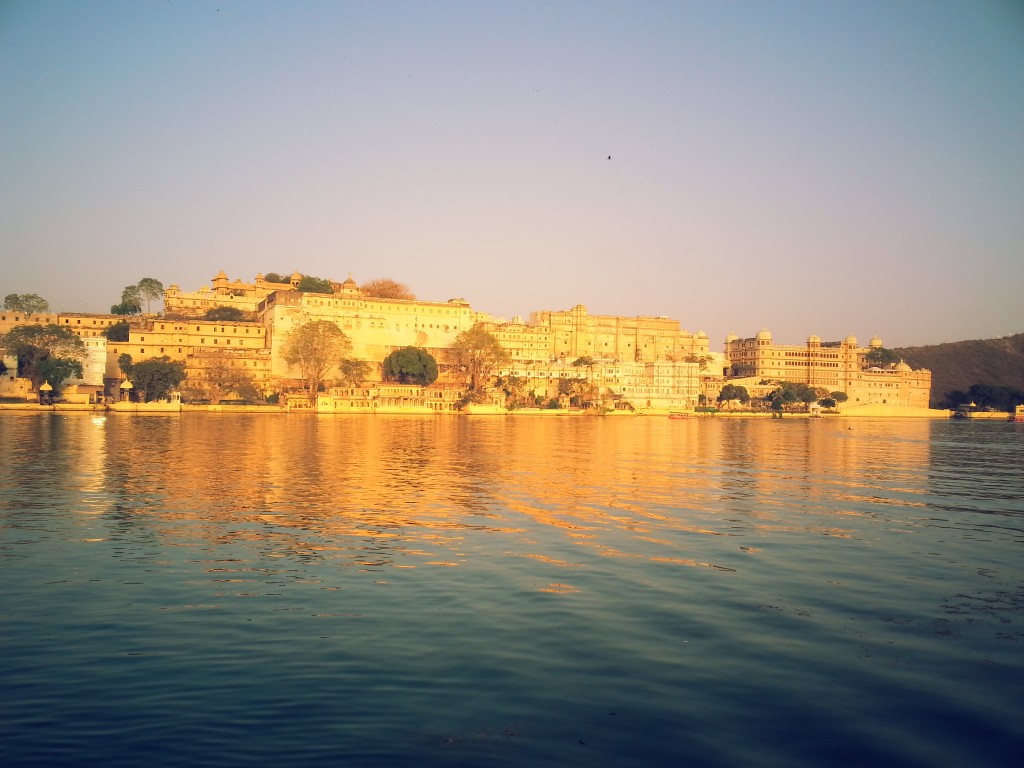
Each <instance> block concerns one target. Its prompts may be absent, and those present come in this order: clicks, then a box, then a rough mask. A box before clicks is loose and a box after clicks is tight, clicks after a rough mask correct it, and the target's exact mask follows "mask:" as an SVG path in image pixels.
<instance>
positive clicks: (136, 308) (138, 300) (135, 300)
mask: <svg viewBox="0 0 1024 768" xmlns="http://www.w3.org/2000/svg"><path fill="white" fill-rule="evenodd" d="M110 314H112V315H139V314H142V289H140V288H139V286H138V285H126V286H125V287H124V290H123V291H121V302H120V303H119V304H114V305H113V306H112V307H111V308H110Z"/></svg>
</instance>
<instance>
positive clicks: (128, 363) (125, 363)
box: [117, 352, 132, 376]
mask: <svg viewBox="0 0 1024 768" xmlns="http://www.w3.org/2000/svg"><path fill="white" fill-rule="evenodd" d="M117 367H118V370H120V371H121V373H122V374H124V375H125V376H129V375H130V374H131V372H132V356H131V355H129V354H128V353H127V352H122V353H121V354H120V355H118V356H117Z"/></svg>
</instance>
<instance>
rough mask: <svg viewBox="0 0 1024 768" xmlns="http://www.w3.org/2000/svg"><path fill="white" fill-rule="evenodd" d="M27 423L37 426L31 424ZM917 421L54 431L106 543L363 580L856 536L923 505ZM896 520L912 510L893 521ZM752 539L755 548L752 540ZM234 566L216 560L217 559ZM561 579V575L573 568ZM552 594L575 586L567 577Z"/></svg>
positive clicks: (703, 555) (311, 422)
mask: <svg viewBox="0 0 1024 768" xmlns="http://www.w3.org/2000/svg"><path fill="white" fill-rule="evenodd" d="M38 423H40V424H41V423H42V422H41V421H40V422H38ZM929 429H930V426H929V423H928V422H927V421H920V422H918V421H907V420H902V421H898V422H884V421H861V420H843V419H822V420H799V419H791V420H787V419H783V420H781V421H773V420H770V419H713V418H708V419H682V420H669V419H665V418H660V419H659V418H653V417H638V418H593V417H516V418H503V417H444V416H440V417H422V416H408V417H403V416H380V415H378V416H340V417H339V416H326V417H325V416H315V415H305V414H303V415H299V414H295V415H289V416H279V415H259V414H252V415H230V414H180V415H175V416H156V415H154V416H147V415H126V414H117V415H112V416H110V417H108V418H107V419H106V420H105V422H102V423H94V422H93V421H92V419H90V418H89V417H77V416H71V417H64V420H63V421H61V420H54V421H52V422H50V423H49V426H47V427H46V428H45V429H44V430H42V431H39V432H38V436H37V437H35V438H31V439H29V440H28V442H26V444H25V446H24V448H23V451H24V454H23V455H24V456H28V455H31V453H32V452H33V451H43V450H59V452H60V455H61V457H58V458H57V459H55V461H57V462H58V463H57V464H56V465H55V466H58V467H60V468H61V469H60V471H61V472H63V473H66V476H67V482H68V485H69V487H70V488H73V489H74V490H76V491H77V493H78V496H79V498H80V509H81V511H83V512H89V513H102V515H103V516H104V519H105V520H106V521H107V525H108V528H109V535H111V536H120V537H132V539H133V541H134V542H135V545H136V549H138V547H139V545H141V544H143V543H144V542H145V541H147V540H152V539H153V538H159V539H160V540H161V542H162V543H163V544H168V543H178V544H180V545H182V546H189V547H197V548H198V549H199V550H200V552H198V553H197V557H200V558H205V559H208V560H210V561H211V562H215V561H217V559H218V557H219V556H220V553H221V552H222V551H224V550H225V548H226V545H232V546H235V545H242V546H245V547H251V548H252V550H253V552H254V553H258V554H259V555H260V556H262V557H271V558H285V559H294V560H296V561H305V562H310V561H322V560H325V559H330V560H331V561H333V562H338V563H339V564H340V565H343V566H345V567H349V568H354V569H357V570H369V571H379V570H381V569H385V568H409V567H422V566H427V565H430V566H457V565H460V564H463V563H465V562H466V561H467V560H468V559H470V558H477V557H488V556H492V555H500V556H514V557H521V558H523V559H524V561H525V562H533V563H537V564H541V563H543V564H544V565H545V567H547V566H551V567H554V568H565V569H572V568H574V567H578V566H579V565H580V564H581V563H583V562H593V561H594V560H593V559H594V558H595V557H597V558H605V557H606V558H642V559H647V560H651V561H655V562H662V563H667V564H678V565H686V566H704V567H712V568H719V569H723V570H731V569H734V568H735V567H737V564H738V562H740V563H741V562H742V561H741V560H740V561H737V551H738V550H739V546H738V545H737V544H736V543H734V541H733V539H735V538H736V537H737V536H743V537H744V546H743V551H744V552H747V553H749V552H756V551H757V550H758V549H759V545H758V543H757V534H763V535H769V534H771V535H780V534H782V535H784V534H785V533H786V531H800V532H801V533H805V532H808V531H811V532H817V533H821V534H822V535H828V536H852V535H857V533H856V531H857V522H856V521H857V519H858V518H859V517H871V516H878V515H888V516H891V517H893V519H894V524H902V522H901V521H904V518H905V517H907V516H908V515H910V512H909V510H916V509H918V508H920V507H921V506H923V505H924V504H925V498H924V496H923V494H924V491H923V489H924V487H925V486H926V475H927V467H928V463H929V451H930V433H929ZM904 513H906V514H904ZM752 534H753V541H751V538H752ZM211 567H212V568H213V567H216V568H230V566H229V565H214V566H211ZM567 572H568V571H567ZM545 588H546V589H550V590H552V591H572V590H573V586H572V584H571V578H569V577H566V579H565V580H558V581H553V582H551V583H550V584H548V585H547V586H546V587H545Z"/></svg>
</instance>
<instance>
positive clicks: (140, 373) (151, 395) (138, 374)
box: [119, 355, 185, 403]
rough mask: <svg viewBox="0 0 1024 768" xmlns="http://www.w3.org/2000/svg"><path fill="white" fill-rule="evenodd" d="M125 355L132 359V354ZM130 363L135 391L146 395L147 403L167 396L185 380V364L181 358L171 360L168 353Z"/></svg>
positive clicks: (130, 376) (130, 372) (130, 375)
mask: <svg viewBox="0 0 1024 768" xmlns="http://www.w3.org/2000/svg"><path fill="white" fill-rule="evenodd" d="M124 357H128V360H129V362H130V361H131V357H130V356H128V355H125V356H124ZM119 361H120V359H119ZM130 365H131V369H130V371H129V372H128V379H129V381H131V383H132V386H133V387H134V388H135V391H136V392H138V393H140V396H141V395H144V399H145V401H146V402H147V403H148V402H151V401H153V400H163V399H165V398H167V396H168V395H170V393H171V390H173V389H177V387H178V385H179V384H181V382H183V381H184V380H185V364H184V363H183V362H181V361H180V360H171V358H169V357H167V355H164V356H162V357H151V358H149V359H148V360H143V361H142V362H139V363H130Z"/></svg>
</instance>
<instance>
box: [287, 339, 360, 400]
mask: <svg viewBox="0 0 1024 768" xmlns="http://www.w3.org/2000/svg"><path fill="white" fill-rule="evenodd" d="M351 349H352V341H351V340H350V339H349V338H348V336H346V335H345V333H344V332H343V331H342V330H341V328H339V327H338V326H337V325H335V324H334V323H332V322H329V321H327V320H312V321H310V322H308V323H305V324H303V325H300V326H299V327H298V328H296V329H295V330H293V331H292V332H291V333H289V334H288V336H287V338H286V339H285V342H284V347H283V348H282V350H281V354H282V357H284V360H285V362H286V363H288V365H297V366H298V367H299V375H300V377H301V379H302V381H303V384H304V386H305V389H306V394H307V395H308V396H309V399H310V401H312V400H314V399H315V398H316V393H317V390H318V389H319V388H320V384H321V383H322V382H323V380H324V379H325V378H326V377H327V374H328V373H329V372H330V370H331V368H334V367H335V366H336V365H338V363H339V361H340V360H341V359H342V358H343V357H344V356H345V355H347V354H348V352H349V351H350V350H351Z"/></svg>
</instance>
